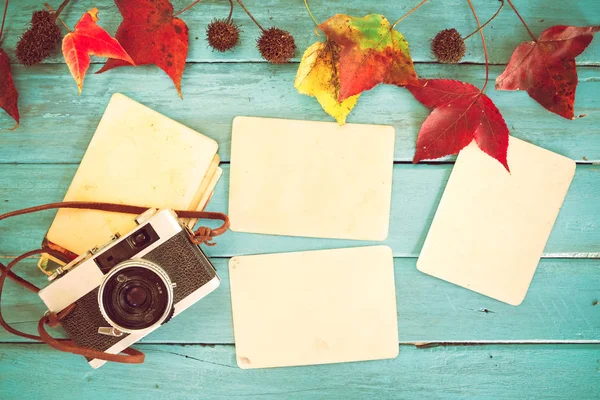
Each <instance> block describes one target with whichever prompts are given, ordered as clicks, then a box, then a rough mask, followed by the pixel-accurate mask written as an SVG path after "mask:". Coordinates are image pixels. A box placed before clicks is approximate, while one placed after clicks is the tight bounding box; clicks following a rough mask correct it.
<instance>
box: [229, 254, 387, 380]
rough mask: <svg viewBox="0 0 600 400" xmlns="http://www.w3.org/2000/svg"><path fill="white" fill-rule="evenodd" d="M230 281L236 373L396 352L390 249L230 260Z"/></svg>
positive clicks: (385, 356)
mask: <svg viewBox="0 0 600 400" xmlns="http://www.w3.org/2000/svg"><path fill="white" fill-rule="evenodd" d="M229 279H230V284H231V303H232V311H233V327H234V334H235V349H236V350H235V351H236V358H237V363H238V365H239V367H240V368H243V369H250V368H270V367H284V366H292V365H310V364H327V363H338V362H346V361H361V360H378V359H386V358H395V357H396V356H397V355H398V318H397V313H396V289H395V285H394V260H393V256H392V250H391V249H390V248H389V247H387V246H370V247H357V248H348V249H334V250H319V251H307V252H297V253H281V254H267V255H256V256H240V257H234V258H232V259H231V261H230V263H229Z"/></svg>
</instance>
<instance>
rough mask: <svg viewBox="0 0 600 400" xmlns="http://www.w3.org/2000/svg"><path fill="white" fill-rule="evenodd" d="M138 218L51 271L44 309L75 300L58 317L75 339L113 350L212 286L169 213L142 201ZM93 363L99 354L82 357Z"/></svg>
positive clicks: (206, 265) (209, 272)
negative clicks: (130, 226) (132, 226)
mask: <svg viewBox="0 0 600 400" xmlns="http://www.w3.org/2000/svg"><path fill="white" fill-rule="evenodd" d="M136 222H137V224H138V226H137V227H136V228H135V229H134V230H132V231H130V232H128V233H127V234H125V235H123V236H120V237H119V236H118V235H116V236H115V237H113V239H112V241H111V242H109V243H107V244H105V245H104V246H102V247H100V248H94V249H92V250H90V251H88V252H87V253H86V254H82V255H81V256H80V257H78V258H77V259H75V260H73V261H72V262H71V263H69V264H68V265H66V266H65V267H62V268H60V269H59V270H57V271H56V272H55V274H54V275H53V276H51V277H50V279H51V280H52V283H51V284H49V285H48V286H47V287H45V288H44V289H42V290H40V292H39V295H40V297H41V298H42V300H43V301H44V303H45V304H46V306H48V309H49V311H52V312H59V311H61V310H63V309H64V308H65V307H67V306H69V305H70V304H71V303H76V307H75V308H74V310H73V311H71V312H70V313H69V314H68V315H67V316H66V317H65V318H63V319H62V320H61V325H62V326H63V328H64V329H65V330H66V332H67V334H68V335H69V337H70V338H71V339H72V340H73V341H74V342H75V343H76V344H77V345H79V346H83V347H88V348H91V349H95V350H101V351H105V352H107V353H112V354H116V353H119V352H120V351H122V350H124V349H125V348H127V347H129V346H131V345H132V344H133V343H135V342H137V341H138V340H140V339H141V338H143V337H144V336H146V335H147V334H148V333H150V332H152V331H153V330H155V329H156V328H158V327H159V326H160V325H162V324H164V323H166V322H167V321H169V319H171V317H173V316H175V315H177V314H179V313H180V312H182V311H183V310H185V309H186V308H188V307H190V306H191V305H192V304H194V303H196V302H197V301H198V300H200V299H201V298H203V297H204V296H206V295H207V294H209V293H210V292H212V291H213V290H215V289H216V288H217V287H218V286H219V283H220V280H219V277H218V276H217V273H216V271H215V268H214V267H213V265H212V264H211V263H210V261H209V260H208V258H207V257H206V255H204V253H203V252H202V250H200V248H199V247H198V246H197V245H195V244H194V243H193V242H192V241H191V240H190V237H191V235H192V233H191V232H190V231H189V229H188V228H187V227H186V226H185V225H182V224H181V223H180V222H179V220H178V219H177V216H176V215H175V213H174V212H173V211H171V210H168V209H165V210H161V211H157V210H155V209H149V210H148V211H146V212H145V213H143V214H141V215H140V216H138V217H137V218H136ZM88 361H89V363H90V365H91V366H92V367H93V368H98V367H100V366H101V365H102V364H104V362H105V361H103V360H98V359H93V360H88Z"/></svg>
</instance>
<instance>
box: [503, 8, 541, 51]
mask: <svg viewBox="0 0 600 400" xmlns="http://www.w3.org/2000/svg"><path fill="white" fill-rule="evenodd" d="M507 1H508V4H509V5H510V7H511V8H512V9H513V11H514V12H515V14H517V17H519V19H520V20H521V23H522V24H523V26H524V27H525V29H527V32H528V33H529V36H531V38H532V39H533V41H534V42H537V38H536V37H535V36H533V33H532V32H531V30H530V29H529V27H528V26H527V24H526V23H525V21H524V20H523V17H521V14H519V12H518V11H517V9H516V8H515V6H514V4H513V3H512V1H510V0H507Z"/></svg>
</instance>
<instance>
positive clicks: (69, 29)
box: [44, 3, 73, 32]
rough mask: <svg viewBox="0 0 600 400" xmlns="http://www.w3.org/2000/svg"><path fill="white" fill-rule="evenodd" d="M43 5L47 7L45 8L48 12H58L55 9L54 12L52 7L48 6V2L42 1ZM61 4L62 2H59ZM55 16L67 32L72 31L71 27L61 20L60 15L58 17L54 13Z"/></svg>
mask: <svg viewBox="0 0 600 400" xmlns="http://www.w3.org/2000/svg"><path fill="white" fill-rule="evenodd" d="M44 6H45V7H46V8H47V9H48V10H49V11H50V12H53V13H55V14H56V13H58V11H56V12H55V11H54V10H53V9H52V7H51V6H50V4H48V3H44ZM61 6H62V4H61ZM59 9H60V8H59ZM55 18H57V19H58V20H59V21H60V22H61V23H62V24H63V26H64V27H65V28H67V30H68V31H69V32H73V31H72V30H71V28H69V25H67V24H65V21H63V20H62V18H61V17H59V16H58V15H56V16H55Z"/></svg>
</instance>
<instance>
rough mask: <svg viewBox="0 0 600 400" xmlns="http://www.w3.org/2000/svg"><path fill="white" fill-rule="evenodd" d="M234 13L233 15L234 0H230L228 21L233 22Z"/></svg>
mask: <svg viewBox="0 0 600 400" xmlns="http://www.w3.org/2000/svg"><path fill="white" fill-rule="evenodd" d="M232 15H233V0H229V15H228V16H227V22H231V16H232Z"/></svg>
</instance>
